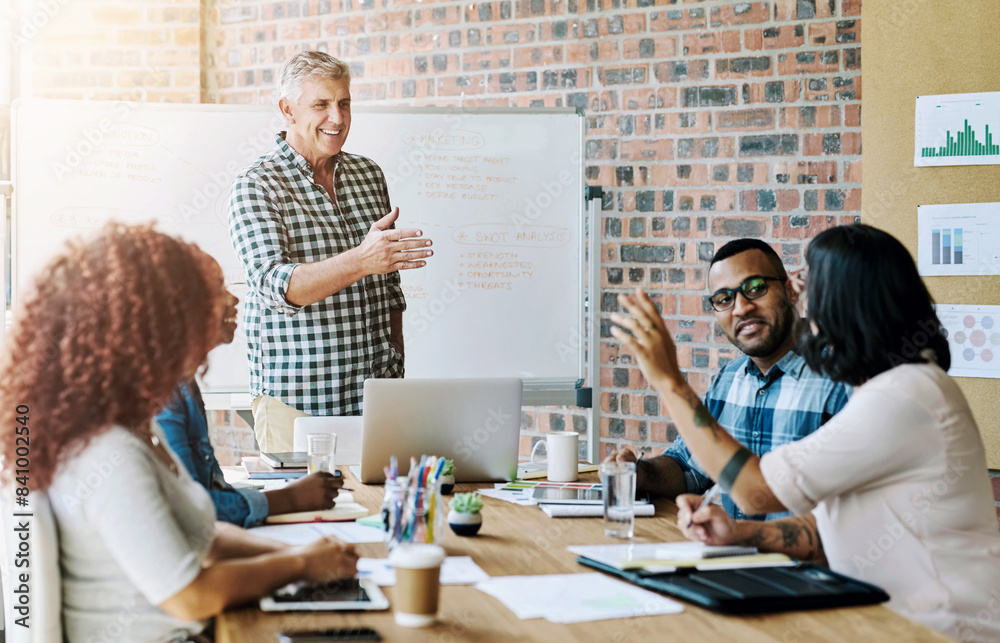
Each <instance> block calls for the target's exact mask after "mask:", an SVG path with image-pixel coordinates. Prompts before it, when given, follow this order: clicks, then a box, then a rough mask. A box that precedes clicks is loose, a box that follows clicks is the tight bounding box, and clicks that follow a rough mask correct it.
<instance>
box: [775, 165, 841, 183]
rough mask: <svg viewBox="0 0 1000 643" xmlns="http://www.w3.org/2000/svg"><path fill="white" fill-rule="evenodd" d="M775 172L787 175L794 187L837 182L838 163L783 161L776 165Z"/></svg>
mask: <svg viewBox="0 0 1000 643" xmlns="http://www.w3.org/2000/svg"><path fill="white" fill-rule="evenodd" d="M774 172H775V174H785V175H787V176H788V183H790V184H792V185H810V184H825V183H836V182H837V162H836V161H782V162H779V163H775V164H774Z"/></svg>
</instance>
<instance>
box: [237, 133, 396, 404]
mask: <svg viewBox="0 0 1000 643" xmlns="http://www.w3.org/2000/svg"><path fill="white" fill-rule="evenodd" d="M283 135H284V132H282V133H281V134H279V135H278V136H277V137H276V138H275V146H274V148H273V149H272V150H271V151H269V152H267V153H266V154H264V155H263V156H261V157H260V158H258V159H257V160H256V161H254V162H253V163H251V164H250V165H249V166H247V167H246V168H244V169H243V171H242V172H241V173H240V174H239V176H237V177H236V182H235V183H234V184H233V189H232V191H231V192H230V196H229V233H230V236H231V237H232V240H233V246H234V247H235V249H236V255H237V256H238V257H239V258H240V261H241V262H242V263H243V269H244V272H245V273H246V278H247V285H248V287H249V293H248V295H247V299H246V302H245V304H244V309H243V321H244V323H245V327H246V329H247V352H248V357H249V361H250V393H251V394H252V395H253V396H254V397H256V396H258V395H263V394H268V395H271V396H273V397H276V398H278V399H279V400H281V401H283V402H285V403H286V404H289V405H291V406H293V407H295V408H297V409H299V410H301V411H304V412H306V413H309V414H311V415H359V414H360V413H361V394H362V386H363V384H364V381H365V379H367V378H369V377H402V376H403V357H402V355H400V354H399V353H398V352H397V351H396V349H395V348H394V347H393V346H392V344H390V342H389V331H390V328H389V311H390V310H403V309H404V308H405V307H406V303H405V301H404V300H403V292H402V289H401V288H400V286H399V273H398V272H391V273H389V274H386V275H369V276H368V277H365V278H364V279H362V280H360V281H358V282H356V283H354V284H351V285H350V286H348V287H347V288H344V289H343V290H341V291H339V292H336V293H334V294H333V295H331V296H329V297H327V298H326V299H324V300H322V301H318V302H316V303H314V304H310V305H308V306H301V307H299V306H295V305H293V304H291V303H289V301H288V300H287V299H285V293H286V292H287V290H288V284H289V281H290V280H291V275H292V270H293V269H294V268H295V266H296V265H298V264H299V263H306V262H314V261H321V260H323V259H326V258H327V257H331V256H334V255H337V254H340V253H342V252H345V251H347V250H350V249H352V248H355V247H357V246H358V245H360V244H361V242H362V241H363V240H364V238H365V236H366V235H367V234H368V231H369V229H370V228H371V226H372V224H373V223H375V222H376V221H377V220H379V219H381V218H382V217H383V216H385V215H386V214H387V213H388V212H389V211H390V209H391V208H390V205H389V191H388V188H387V187H386V184H385V177H384V176H383V174H382V170H381V169H379V167H378V165H376V164H375V163H374V162H373V161H371V160H369V159H366V158H364V157H362V156H355V155H353V154H347V153H346V152H341V153H340V154H338V155H337V157H336V161H335V162H336V166H335V169H334V173H333V177H334V178H333V184H334V186H335V193H336V200H334V199H331V198H330V194H329V193H328V192H327V191H326V189H324V188H323V187H322V186H319V185H317V184H315V183H314V182H313V168H312V165H310V163H309V162H308V161H306V159H305V158H303V157H302V155H300V154H299V153H298V152H296V151H295V150H293V149H292V148H291V147H290V146H289V145H288V143H286V142H285V139H284V136H283Z"/></svg>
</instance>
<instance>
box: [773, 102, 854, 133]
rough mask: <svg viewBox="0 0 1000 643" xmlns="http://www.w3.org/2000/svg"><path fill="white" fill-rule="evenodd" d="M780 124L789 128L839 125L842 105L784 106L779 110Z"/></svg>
mask: <svg viewBox="0 0 1000 643" xmlns="http://www.w3.org/2000/svg"><path fill="white" fill-rule="evenodd" d="M778 126H779V127H783V128H788V129H808V128H812V127H824V128H829V127H839V126H840V105H807V106H800V107H782V108H780V109H779V110H778Z"/></svg>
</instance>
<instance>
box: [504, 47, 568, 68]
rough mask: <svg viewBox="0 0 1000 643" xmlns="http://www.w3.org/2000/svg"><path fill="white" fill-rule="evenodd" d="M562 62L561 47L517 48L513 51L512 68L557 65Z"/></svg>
mask: <svg viewBox="0 0 1000 643" xmlns="http://www.w3.org/2000/svg"><path fill="white" fill-rule="evenodd" d="M562 62H563V46H562V45H547V46H544V47H519V48H517V49H515V50H514V67H538V66H543V67H546V66H549V65H559V64H562Z"/></svg>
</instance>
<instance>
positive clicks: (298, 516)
mask: <svg viewBox="0 0 1000 643" xmlns="http://www.w3.org/2000/svg"><path fill="white" fill-rule="evenodd" d="M370 513H371V512H370V511H368V509H366V508H365V507H364V505H361V504H358V503H357V502H354V496H353V495H351V492H349V491H341V492H340V493H339V494H337V504H336V505H334V507H333V509H325V510H322V511H296V512H294V513H287V514H277V515H274V516H268V517H267V518H265V519H264V522H266V523H267V524H269V525H274V524H283V523H291V522H341V521H344V520H355V519H357V518H364V517H365V516H367V515H368V514H370Z"/></svg>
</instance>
